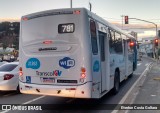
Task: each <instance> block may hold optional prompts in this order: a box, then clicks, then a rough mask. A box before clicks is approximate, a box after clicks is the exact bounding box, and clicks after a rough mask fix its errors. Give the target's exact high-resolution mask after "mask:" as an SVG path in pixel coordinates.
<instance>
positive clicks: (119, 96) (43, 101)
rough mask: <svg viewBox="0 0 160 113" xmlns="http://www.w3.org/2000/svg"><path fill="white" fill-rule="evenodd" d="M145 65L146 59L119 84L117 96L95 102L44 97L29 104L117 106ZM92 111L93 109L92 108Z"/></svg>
mask: <svg viewBox="0 0 160 113" xmlns="http://www.w3.org/2000/svg"><path fill="white" fill-rule="evenodd" d="M147 63H149V61H148V59H147V60H146V59H144V60H142V62H141V65H140V68H137V70H138V69H139V71H138V72H137V73H136V74H134V75H133V77H132V78H129V79H128V80H125V81H124V82H122V83H121V85H120V92H119V93H118V94H117V95H112V94H111V93H108V94H106V95H105V96H104V97H103V98H101V99H99V100H95V99H92V100H91V99H70V98H67V99H66V98H61V97H60V98H58V97H50V96H46V97H44V98H41V99H38V100H36V101H31V102H30V104H53V105H54V104H74V103H76V104H86V105H87V104H90V103H94V104H97V107H98V106H100V104H117V103H119V101H120V100H121V99H122V97H123V96H124V95H125V93H126V92H127V91H128V90H129V88H130V87H131V86H132V84H133V83H134V82H135V81H136V79H137V78H138V77H139V75H140V72H143V71H144V70H143V69H145V68H146V65H147ZM135 72H136V71H135ZM138 73H139V74H138ZM27 100H28V99H27ZM56 100H57V101H56ZM99 103H100V104H99ZM93 109H95V108H93ZM31 112H34V113H35V112H37V111H31ZM38 112H39V111H38ZM38 112H37V113H38ZM42 112H44V113H46V111H42ZM47 112H53V111H47ZM54 112H61V113H64V112H65V113H67V112H68V111H66V110H63V111H62V110H60V111H59V110H56V111H54ZM69 112H70V113H72V112H77V111H74V110H71V111H69ZM78 112H85V111H78ZM88 112H89V111H88ZM92 112H95V113H96V112H98V113H99V112H108V113H110V112H111V111H109V110H105V111H103V110H93V111H92Z"/></svg>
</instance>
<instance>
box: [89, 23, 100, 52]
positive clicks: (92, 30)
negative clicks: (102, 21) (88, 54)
mask: <svg viewBox="0 0 160 113" xmlns="http://www.w3.org/2000/svg"><path fill="white" fill-rule="evenodd" d="M90 33H91V43H92V53H93V54H94V55H97V54H98V46H97V34H96V24H95V22H94V21H93V20H90Z"/></svg>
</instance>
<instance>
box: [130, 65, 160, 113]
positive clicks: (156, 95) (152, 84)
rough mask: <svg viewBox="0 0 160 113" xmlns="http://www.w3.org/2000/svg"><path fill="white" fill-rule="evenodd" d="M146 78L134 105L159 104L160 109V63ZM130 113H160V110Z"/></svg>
mask: <svg viewBox="0 0 160 113" xmlns="http://www.w3.org/2000/svg"><path fill="white" fill-rule="evenodd" d="M145 76H146V77H145V80H144V83H143V84H142V85H140V86H139V87H140V89H139V92H138V94H137V95H136V98H135V100H134V101H133V104H159V105H158V106H159V108H160V63H158V64H157V63H154V64H153V67H152V68H151V70H150V71H149V72H148V74H146V75H145ZM147 106H150V105H147ZM155 107H156V106H155ZM129 113H160V110H131V111H129Z"/></svg>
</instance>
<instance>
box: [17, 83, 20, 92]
mask: <svg viewBox="0 0 160 113" xmlns="http://www.w3.org/2000/svg"><path fill="white" fill-rule="evenodd" d="M17 93H20V89H19V85H18V86H17Z"/></svg>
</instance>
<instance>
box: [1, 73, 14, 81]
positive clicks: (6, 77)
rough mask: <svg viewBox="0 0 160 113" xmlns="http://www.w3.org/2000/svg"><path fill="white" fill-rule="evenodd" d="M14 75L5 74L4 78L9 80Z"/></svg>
mask: <svg viewBox="0 0 160 113" xmlns="http://www.w3.org/2000/svg"><path fill="white" fill-rule="evenodd" d="M12 77H14V75H12V74H5V75H4V79H3V80H9V79H11V78H12Z"/></svg>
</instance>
